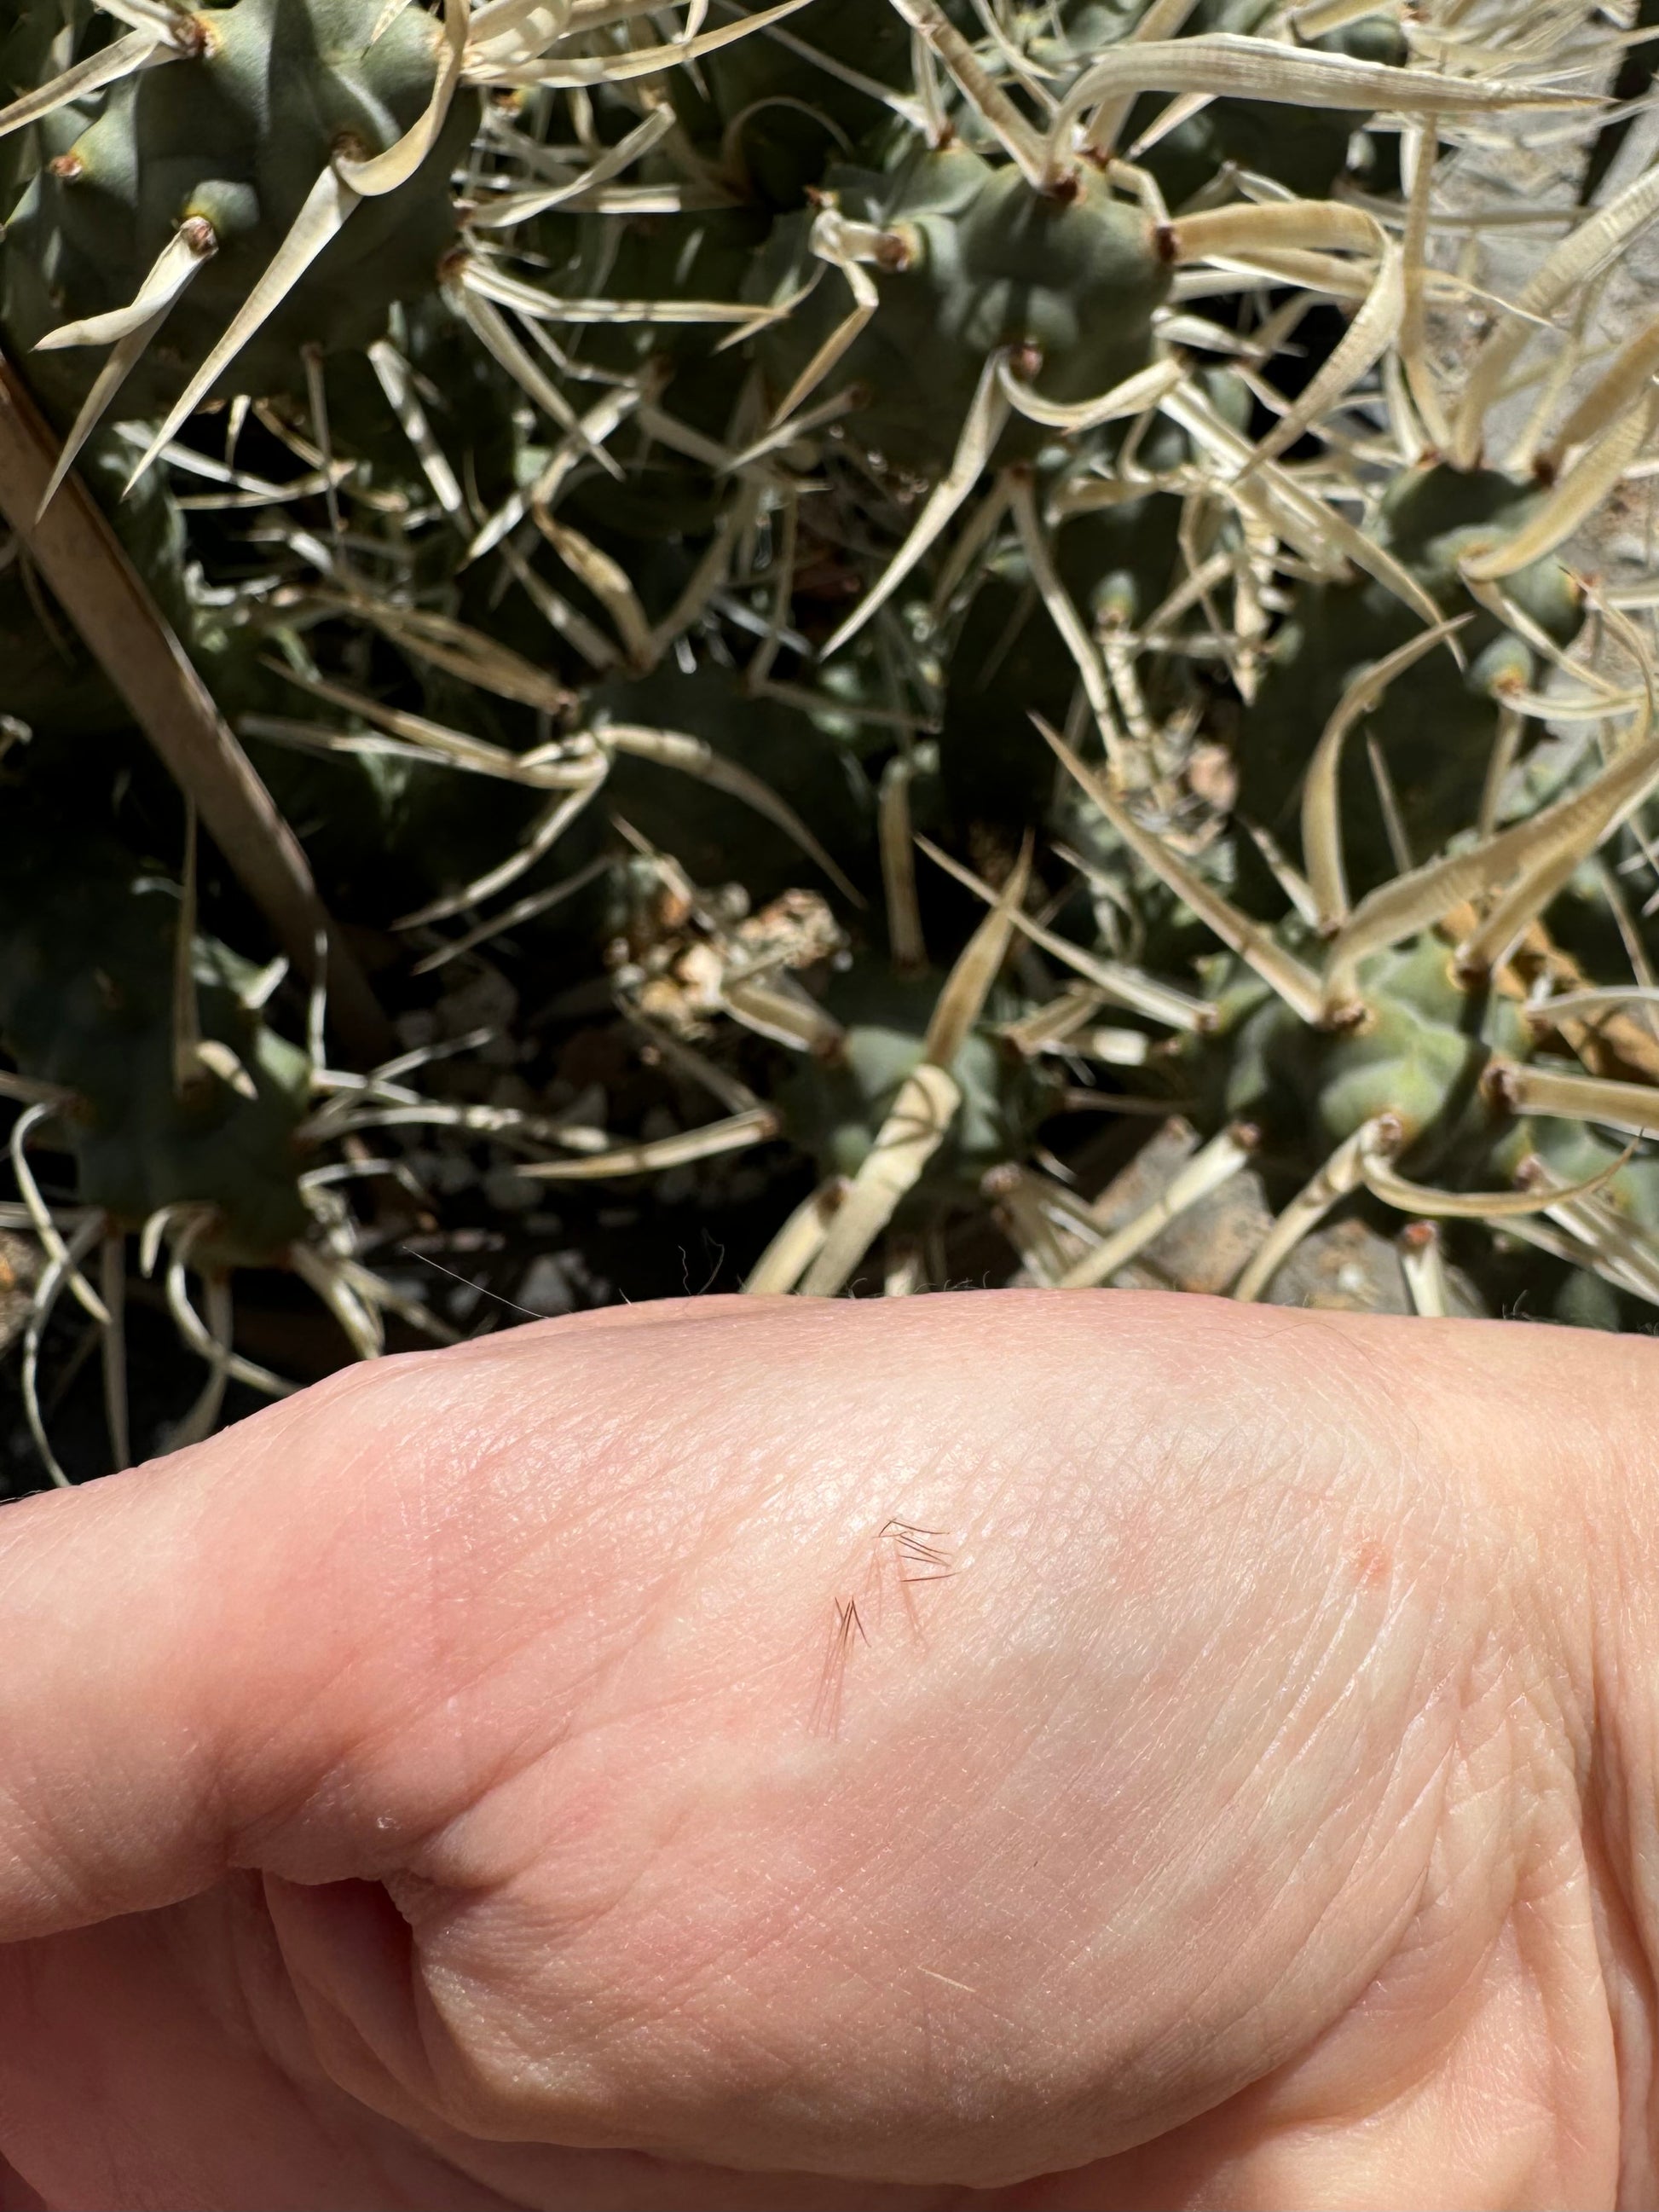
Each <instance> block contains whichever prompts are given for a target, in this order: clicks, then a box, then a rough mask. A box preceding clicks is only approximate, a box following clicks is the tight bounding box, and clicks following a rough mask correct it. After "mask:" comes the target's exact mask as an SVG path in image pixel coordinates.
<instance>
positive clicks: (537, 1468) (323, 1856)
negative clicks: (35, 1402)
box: [0, 1322, 648, 1942]
mask: <svg viewBox="0 0 1659 2212" xmlns="http://www.w3.org/2000/svg"><path fill="white" fill-rule="evenodd" d="M642 1326H648V1324H645V1323H642V1322H632V1323H631V1324H630V1328H631V1329H632V1330H633V1331H637V1330H639V1329H640V1328H641V1327H642ZM592 1334H599V1332H592ZM588 1336H589V1331H588V1330H587V1328H586V1326H585V1324H583V1323H577V1324H575V1325H574V1326H573V1325H572V1324H570V1323H568V1322H550V1323H547V1324H542V1325H538V1326H536V1327H532V1328H526V1329H523V1330H520V1331H516V1332H513V1334H512V1335H511V1336H503V1337H501V1338H491V1339H489V1340H486V1341H485V1342H483V1343H480V1344H474V1345H468V1346H460V1347H458V1348H456V1349H454V1350H452V1351H450V1352H444V1353H441V1354H417V1355H415V1356H414V1357H412V1358H405V1359H400V1360H387V1361H384V1362H380V1363H377V1364H375V1365H374V1367H361V1368H356V1369H352V1370H347V1371H346V1372H345V1373H343V1374H342V1375H338V1376H334V1377H332V1378H331V1379H330V1380H329V1381H328V1382H327V1383H323V1384H321V1385H319V1387H318V1388H317V1389H313V1390H311V1391H307V1392H306V1393H304V1394H303V1395H301V1396H299V1397H296V1398H295V1399H291V1400H289V1401H285V1402H284V1403H283V1404H282V1405H279V1406H275V1407H270V1408H268V1409H266V1410H265V1411H264V1412H263V1413H258V1414H256V1415H255V1416H254V1417H253V1418H252V1419H249V1420H247V1421H246V1422H244V1423H242V1424H241V1425H240V1426H238V1427H237V1428H235V1429H234V1430H232V1431H227V1432H226V1433H224V1434H222V1435H221V1436H218V1437H214V1438H212V1439H211V1440H210V1441H209V1442H208V1443H204V1444H201V1445H198V1446H196V1447H194V1448H192V1449H189V1450H187V1451H184V1452H181V1453H179V1454H177V1455H173V1456H172V1457H169V1458H167V1459H163V1460H160V1461H157V1462H153V1463H151V1464H150V1465H149V1466H147V1467H144V1468H139V1469H137V1470H136V1471H134V1472H131V1473H130V1474H123V1475H120V1476H118V1477H113V1478H111V1479H110V1480H105V1481H100V1482H96V1483H93V1484H89V1485H88V1486H85V1487H83V1488H82V1489H79V1490H76V1491H73V1492H53V1493H52V1494H49V1495H46V1496H43V1497H39V1498H30V1499H27V1500H25V1501H23V1502H21V1503H20V1504H15V1505H11V1506H8V1507H6V1508H5V1509H4V1510H3V1511H0V1618H3V1620H5V1621H6V1623H7V1627H8V1632H9V1637H8V1641H9V1645H10V1657H9V1663H8V1665H7V1666H6V1667H5V1668H3V1669H0V1747H3V1748H0V1942H9V1941H13V1940H15V1939H17V1938H19V1937H22V1936H32V1935H38V1934H43V1933H46V1932H50V1931H52V1930H55V1929H64V1928H70V1927H76V1926H81V1925H85V1924H88V1923H92V1922H94V1921H97V1920H100V1919H106V1918H109V1917H113V1916H114V1915H116V1914H118V1913H125V1912H132V1911H141V1910H143V1909H145V1908H147V1907H150V1906H154V1905H164V1904H170V1903H173V1902H175V1901H177V1900H179V1899H183V1898H185V1897H188V1896H191V1895H192V1894H195V1893H197V1892H199V1891H200V1890H202V1889H204V1888H205V1887H208V1886H210V1884H211V1883H213V1882H214V1881H217V1880H218V1879H219V1877H220V1875H222V1873H223V1872H224V1871H225V1870H226V1869H228V1868H229V1867H232V1866H235V1865H244V1864H246V1865H257V1864H276V1865H278V1866H280V1867H281V1868H282V1869H283V1870H284V1871H288V1872H290V1873H293V1874H295V1875H297V1876H298V1877H300V1878H302V1879H313V1878H316V1879H331V1878H334V1877H336V1876H347V1875H368V1874H375V1875H378V1873H380V1871H381V1870H382V1869H384V1868H385V1867H386V1865H389V1864H392V1863H397V1862H398V1857H399V1855H400V1853H401V1852H402V1851H403V1850H404V1848H405V1846H406V1844H407V1841H408V1837H409V1834H410V1831H411V1829H412V1828H414V1827H417V1826H421V1825H422V1824H430V1823H432V1822H433V1821H435V1820H441V1818H442V1817H443V1814H444V1812H445V1810H446V1809H447V1807H448V1806H449V1805H450V1803H451V1802H452V1800H453V1795H454V1793H455V1792H457V1791H459V1792H460V1793H461V1794H463V1795H464V1794H465V1787H466V1786H467V1783H466V1776H465V1762H463V1761H459V1760H453V1761H450V1762H448V1763H447V1764H446V1762H445V1761H443V1760H442V1759H437V1760H435V1763H434V1765H432V1767H431V1769H430V1770H429V1771H428V1776H427V1778H426V1779H425V1781H424V1782H423V1784H422V1787H421V1789H420V1790H419V1791H416V1790H412V1789H410V1790H405V1791H404V1796H403V1797H402V1798H401V1799H397V1800H395V1801H394V1799H393V1798H392V1797H390V1796H389V1797H387V1798H386V1800H385V1801H384V1802H376V1803H374V1805H372V1806H371V1805H370V1804H369V1803H368V1799H367V1797H366V1796H364V1794H363V1788H362V1770H363V1769H365V1768H368V1769H372V1768H373V1766H374V1759H375V1757H376V1756H377V1755H378V1754H379V1753H380V1751H381V1750H383V1749H384V1748H385V1747H386V1746H388V1745H389V1744H391V1743H392V1742H395V1741H396V1739H397V1736H398V1731H399V1729H400V1728H401V1727H402V1726H403V1725H404V1723H407V1722H408V1721H409V1720H410V1717H411V1715H412V1713H413V1711H415V1709H416V1706H417V1705H419V1703H420V1702H421V1701H422V1700H423V1699H425V1698H426V1696H427V1693H428V1685H429V1683H430V1682H431V1681H432V1680H434V1679H435V1677H436V1676H437V1675H439V1674H441V1670H442V1664H443V1654H442V1652H441V1650H440V1648H439V1647H440V1645H441V1642H442V1638H443V1636H444V1634H445V1633H446V1630H445V1628H444V1626H443V1623H442V1621H441V1620H440V1619H439V1618H438V1612H439V1610H440V1609H441V1608H442V1607H446V1606H447V1605H449V1604H450V1602H451V1600H452V1597H453V1594H454V1593H455V1592H456V1591H457V1590H458V1589H459V1586H460V1585H461V1584H463V1583H465V1578H466V1577H467V1576H468V1575H469V1574H471V1573H476V1574H477V1576H478V1577H482V1578H486V1579H487V1578H488V1577H489V1575H490V1574H491V1572H492V1571H493V1567H494V1565H495V1545H494V1543H492V1541H491V1537H490V1530H491V1528H492V1527H495V1524H494V1523H492V1522H491V1521H490V1519H489V1514H488V1513H487V1512H486V1511H484V1510H482V1508H483V1504H484V1503H485V1500H486V1494H487V1493H488V1492H489V1488H490V1478H489V1474H488V1470H487V1469H486V1468H483V1467H482V1466H480V1467H478V1468H473V1467H472V1466H471V1464H470V1463H469V1452H470V1449H471V1448H472V1447H474V1446H477V1447H478V1449H479V1452H480V1455H485V1454H483V1447H482V1445H480V1444H479V1440H480V1439H481V1438H488V1437H490V1436H492V1435H493V1436H495V1439H496V1442H497V1443H498V1445H501V1446H503V1447H504V1448H505V1449H508V1450H510V1449H511V1448H512V1443H513V1438H514V1437H516V1436H517V1435H518V1433H519V1431H520V1428H522V1427H523V1426H525V1425H533V1424H534V1420H535V1413H536V1409H539V1407H540V1405H541V1399H540V1396H539V1395H538V1390H537V1389H535V1388H533V1387H532V1388H531V1389H528V1390H526V1389H524V1387H523V1386H522V1385H521V1384H520V1383H519V1382H518V1381H517V1380H516V1379H515V1378H517V1377H519V1376H526V1375H528V1376H536V1375H538V1374H542V1375H544V1371H545V1370H546V1369H547V1366H548V1364H549V1360H550V1358H551V1362H552V1365H553V1367H554V1368H555V1369H556V1370H558V1371H559V1372H560V1373H561V1374H562V1373H563V1371H564V1366H563V1365H562V1362H561V1356H560V1354H559V1353H558V1352H556V1351H554V1350H553V1348H552V1347H553V1346H554V1345H555V1344H558V1345H561V1346H568V1347H569V1352H568V1353H567V1354H566V1355H565V1364H568V1362H569V1360H570V1358H571V1357H572V1356H573V1355H575V1354H576V1347H577V1346H580V1344H582V1343H583V1342H585V1341H586V1340H587V1338H588ZM576 1364H579V1365H580V1364H585V1355H580V1356H576ZM503 1396H504V1397H505V1398H506V1399H507V1401H510V1402H511V1405H512V1406H513V1408H514V1409H515V1414H514V1417H513V1418H507V1419H505V1420H501V1419H495V1420H494V1421H493V1426H492V1408H493V1407H495V1405H496V1403H497V1401H498V1399H500V1398H501V1397H503ZM578 1398H579V1392H577V1391H576V1390H574V1389H570V1388H568V1387H567V1389H566V1390H565V1391H564V1393H563V1395H562V1400H561V1401H559V1402H557V1403H556V1404H553V1405H551V1406H550V1407H548V1419H547V1421H546V1423H545V1424H544V1431H545V1432H544V1435H543V1436H542V1437H541V1438H540V1440H539V1443H538V1456H537V1459H536V1461H535V1462H534V1463H533V1465H530V1464H527V1465H526V1469H525V1470H523V1471H522V1474H521V1477H520V1479H526V1477H528V1476H531V1475H536V1474H541V1473H544V1472H545V1473H547V1474H548V1475H549V1479H550V1480H556V1462H557V1461H558V1458H559V1455H560V1452H561V1449H562V1445H563V1443H564V1440H565V1438H566V1437H567V1435H568V1433H569V1432H570V1431H572V1429H573V1428H574V1427H576V1426H579V1425H580V1409H579V1404H578ZM458 1409H459V1410H458ZM497 1488H498V1490H499V1488H500V1485H497ZM500 1538H501V1531H500V1530H499V1529H497V1541H499V1540H500ZM456 1658H457V1663H458V1664H465V1656H464V1655H462V1654H459V1653H457V1655H456ZM436 1694H438V1695H440V1696H441V1687H440V1689H439V1691H438V1692H436Z"/></svg>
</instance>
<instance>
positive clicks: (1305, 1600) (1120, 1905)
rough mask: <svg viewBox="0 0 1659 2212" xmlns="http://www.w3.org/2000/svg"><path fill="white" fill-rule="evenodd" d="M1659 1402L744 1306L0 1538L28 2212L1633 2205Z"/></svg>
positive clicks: (1126, 1297)
mask: <svg viewBox="0 0 1659 2212" xmlns="http://www.w3.org/2000/svg"><path fill="white" fill-rule="evenodd" d="M1656 1360H1659V1352H1656V1350H1655V1348H1654V1347H1653V1346H1650V1345H1647V1344H1644V1343H1638V1342H1634V1341H1632V1340H1616V1339H1604V1338H1600V1337H1596V1336H1593V1335H1590V1334H1588V1333H1586V1334H1566V1333H1565V1332H1556V1331H1553V1330H1548V1329H1544V1328H1515V1327H1504V1326H1502V1325H1498V1324H1485V1323H1480V1324H1477V1323H1468V1322H1449V1323H1431V1322H1390V1321H1380V1320H1378V1321H1372V1320H1361V1319H1352V1318H1340V1317H1335V1316H1315V1315H1305V1314H1297V1313H1288V1312H1283V1311H1278V1310H1261V1309H1247V1308H1240V1307H1237V1306H1230V1305H1226V1304H1218V1303H1214V1302H1210V1301H1205V1300H1199V1299H1194V1298H1174V1297H1139V1296H1135V1295H1131V1294H1127V1293H1122V1294H1117V1293H1111V1294H1107V1293H1099V1292H1090V1293H1082V1294H1078V1295H1074V1296H1073V1295H1063V1294H1058V1293H1021V1292H1009V1293H999V1294H992V1293H983V1292H981V1293H976V1294H974V1295H972V1296H969V1297H929V1298H923V1299H916V1300H914V1301H910V1302H907V1303H897V1302H889V1303H883V1304H876V1303H871V1304H857V1303H853V1304H802V1303H798V1302H783V1301H779V1302H775V1303H773V1302H752V1303H750V1302H744V1301H738V1300H710V1301H708V1302H706V1303H702V1304H687V1305H671V1306H659V1307H646V1308H637V1309H633V1310H629V1311H627V1312H625V1313H622V1314H606V1315H599V1316H587V1317H585V1318H584V1319H582V1320H580V1321H574V1322H555V1323H551V1324H549V1325H545V1326H542V1327H538V1328H526V1329H522V1330H516V1331H513V1332H512V1333H511V1334H504V1335H502V1336H500V1337H495V1338H490V1339H489V1340H484V1341H483V1342H481V1343H478V1344H475V1345H471V1346H465V1347H464V1348H461V1349H459V1350H456V1351H453V1352H441V1353H437V1354H435V1355H430V1356H426V1355H422V1356H421V1357H418V1358H411V1359H407V1360H400V1361H396V1362H390V1363H386V1364H383V1365H380V1366H377V1367H371V1368H360V1369H356V1370H352V1371H351V1372H349V1373H348V1374H346V1375H344V1376H340V1377H338V1378H337V1379H335V1380H334V1381H332V1382H331V1383H328V1384H325V1386H323V1387H322V1388H320V1389H317V1390H314V1391H313V1392H311V1393H309V1394H307V1395H306V1396H305V1397H303V1398H301V1399H298V1400H295V1401H289V1403H288V1404H286V1405H283V1406H280V1407H275V1408H273V1409H271V1410H270V1411H269V1412H267V1413H264V1414H262V1415H260V1416H259V1417H258V1418H257V1419H254V1420H252V1421H250V1422H248V1423H246V1424H245V1425H242V1426H241V1427H240V1428H238V1429H236V1430H234V1431H231V1432H229V1433H228V1434H226V1435H224V1436H222V1437H216V1438H215V1439H214V1440H213V1441H212V1442H210V1443H207V1444H204V1445H201V1446H198V1447H197V1448H196V1449H192V1450H191V1451H188V1452H185V1453H182V1454H179V1455H177V1456H176V1457H174V1458H173V1459H170V1460H167V1461H163V1462H157V1463H156V1464H155V1465H153V1466H151V1467H149V1468H146V1469H144V1470H143V1471H142V1472H139V1473H137V1474H128V1475H123V1476H121V1477H119V1478H118V1479H115V1480H111V1481H109V1482H106V1483H100V1484H97V1485H94V1486H91V1487H89V1488H88V1489H87V1490H84V1491H82V1492H77V1493H75V1494H70V1495H57V1496H52V1497H49V1498H40V1499H35V1500H31V1501H29V1502H28V1503H27V1504H21V1505H17V1506H15V1507H11V1508H9V1509H7V1510H5V1511H4V1513H3V1514H0V1618H3V1619H4V1620H5V1622H6V1625H7V1635H6V1652H5V1662H4V1667H3V1670H0V1943H3V1944H4V1945H5V1946H6V1948H0V2160H9V2163H10V2165H11V2166H12V2167H13V2168H14V2169H15V2172H14V2175H13V2178H12V2180H11V2182H10V2185H9V2191H10V2193H9V2194H8V2193H7V2185H4V2184H0V2206H4V2207H6V2208H9V2212H21V2208H26V2207H34V2206H37V2205H40V2204H45V2205H49V2206H54V2207H72V2208H76V2212H81V2208H95V2207H118V2208H122V2212H130V2208H138V2207H147V2206H158V2207H159V2206H167V2207H172V2208H181V2212H182V2208H197V2207H201V2208H213V2209H214V2212H228V2208H241V2207H248V2208H258V2207H269V2206H271V2205H275V2204H281V2205H283V2206H285V2207H296V2208H297V2207H307V2208H309V2207H319V2208H321V2207H331V2208H335V2207H337V2208H349V2212H368V2208H380V2207H387V2208H391V2207H399V2208H401V2207H418V2208H435V2212H437V2208H441V2212H459V2208H472V2207H487V2206H501V2205H515V2206H538V2207H543V2206H544V2207H550V2208H551V2207H559V2206H564V2205H573V2206H574V2205H581V2206H584V2207H614V2208H618V2212H620V2208H647V2207H680V2206H685V2207H701V2206H716V2205H718V2206H722V2207H733V2208H740V2207H744V2206H750V2205H753V2206H774V2207H775V2206H781V2205H786V2204H787V2205H788V2206H790V2207H792V2208H801V2212H807V2208H812V2207H818V2206H834V2207H854V2206H856V2207H860V2208H871V2212H878V2208H886V2207H889V2206H892V2207H908V2206H912V2205H914V2206H917V2207H932V2206H945V2205H957V2204H960V2203H964V2202H969V2201H971V2202H973V2203H976V2204H980V2205H983V2206H985V2207H987V2212H990V2209H991V2208H995V2207H1002V2206H1008V2207H1013V2206H1032V2207H1038V2206H1041V2207H1054V2208H1060V2207H1065V2206H1086V2207H1091V2208H1098V2207H1103V2206H1108V2205H1112V2204H1119V2203H1122V2204H1133V2205H1138V2206H1139V2205H1153V2204H1182V2205H1189V2204H1191V2205H1200V2204H1202V2205H1234V2204H1238V2205H1245V2204H1274V2205H1285V2206H1291V2205H1297V2204H1317V2205H1320V2206H1328V2205H1372V2204H1377V2205H1398V2204H1445V2203H1456V2204H1460V2205H1477V2204H1481V2205H1485V2204H1490V2205H1498V2204H1503V2205H1510V2204H1550V2205H1591V2204H1601V2203H1614V2202H1622V2203H1631V2204H1642V2203H1652V2202H1654V2201H1655V2197H1656V2192H1659V2160H1656V2156H1655V2142H1654V2122H1653V2119H1652V2112H1653V2109H1654V2091H1655V2086H1656V2083H1655V2042H1654V2038H1655V2029H1656V2020H1655V1995H1654V1990H1655V1973H1656V1969H1659V1859H1656V1850H1659V1833H1656V1821H1655V1808H1656V1806H1659V1796H1656V1781H1659V1776H1656V1772H1655V1756H1656V1749H1659V1606H1656V1599H1655V1593H1656V1590H1659V1583H1656V1581H1655V1577H1654V1572H1653V1570H1654V1565H1655V1549H1656V1546H1655V1536H1654V1528H1655V1515H1654V1510H1653V1505H1652V1501H1651V1499H1650V1498H1648V1497H1645V1496H1644V1495H1643V1494H1642V1484H1643V1481H1644V1476H1645V1469H1644V1465H1643V1463H1642V1461H1641V1453H1642V1451H1643V1449H1644V1437H1643V1436H1642V1433H1641V1431H1642V1428H1643V1426H1644V1425H1643V1423H1642V1421H1641V1419H1640V1415H1641V1412H1642V1404H1641V1400H1640V1396H1639V1394H1640V1393H1641V1391H1642V1390H1643V1389H1644V1386H1645V1388H1646V1389H1648V1390H1651V1389H1652V1385H1653V1382H1654V1379H1655V1376H1656V1373H1659V1370H1656V1366H1655V1362H1656ZM854 1604H855V1605H856V1613H855V1614H854V1613H853V1612H852V1611H851V1610H850V1608H851V1607H853V1606H854ZM981 2192H988V2193H981Z"/></svg>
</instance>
